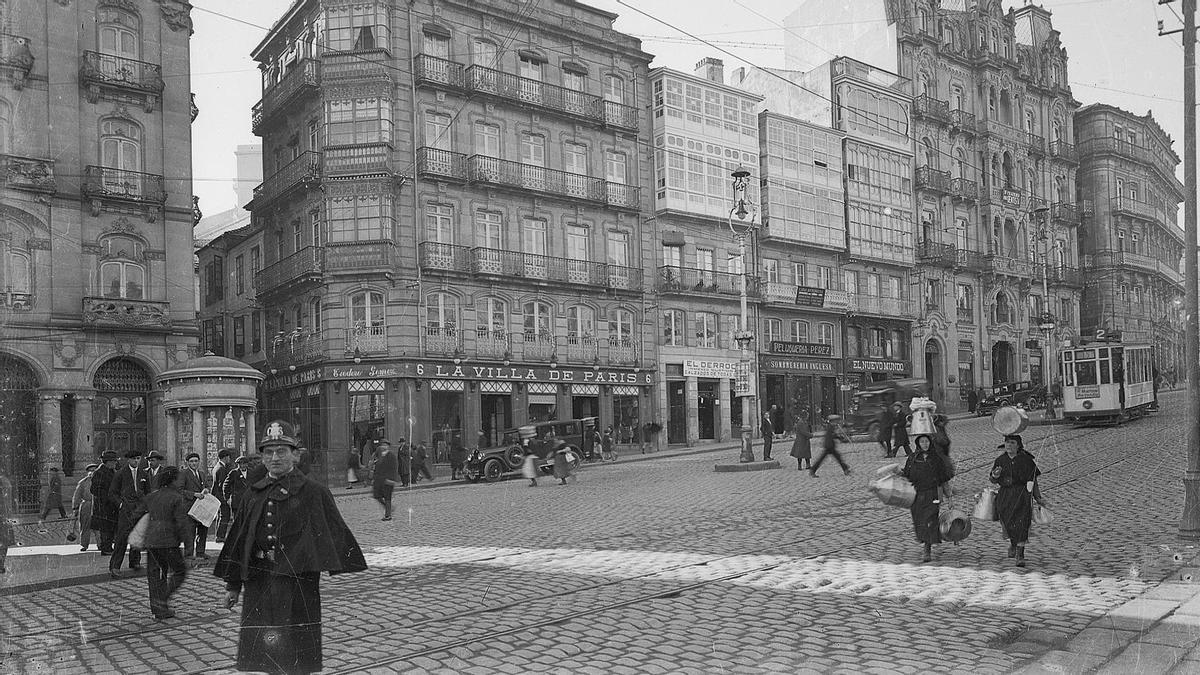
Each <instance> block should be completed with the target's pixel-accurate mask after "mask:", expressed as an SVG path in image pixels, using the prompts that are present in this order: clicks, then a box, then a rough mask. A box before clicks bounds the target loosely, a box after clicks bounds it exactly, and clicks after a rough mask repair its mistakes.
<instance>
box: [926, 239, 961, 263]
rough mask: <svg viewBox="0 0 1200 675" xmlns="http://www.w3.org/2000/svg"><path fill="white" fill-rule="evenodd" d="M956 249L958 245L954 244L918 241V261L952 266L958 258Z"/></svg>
mask: <svg viewBox="0 0 1200 675" xmlns="http://www.w3.org/2000/svg"><path fill="white" fill-rule="evenodd" d="M956 251H957V247H956V246H955V245H954V244H940V243H937V242H933V241H921V242H918V243H917V262H918V263H924V264H926V265H936V266H939V267H950V268H952V267H954V265H955V263H956V262H957V259H958V257H957V255H956Z"/></svg>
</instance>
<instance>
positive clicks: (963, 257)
mask: <svg viewBox="0 0 1200 675" xmlns="http://www.w3.org/2000/svg"><path fill="white" fill-rule="evenodd" d="M954 266H955V267H958V268H959V269H965V270H968V271H972V272H982V271H984V269H985V261H984V256H983V254H982V253H980V252H979V251H970V250H967V249H962V248H960V249H957V250H956V251H955V252H954Z"/></svg>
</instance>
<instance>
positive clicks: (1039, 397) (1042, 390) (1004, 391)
mask: <svg viewBox="0 0 1200 675" xmlns="http://www.w3.org/2000/svg"><path fill="white" fill-rule="evenodd" d="M1045 404H1046V387H1044V386H1043V385H1040V384H1034V383H1032V382H1030V381H1028V380H1024V381H1021V382H1007V383H1005V384H998V385H996V386H994V387H992V393H991V394H988V395H987V396H985V397H984V399H983V400H982V401H980V402H979V404H978V405H977V406H975V415H976V416H978V417H983V416H984V415H991V414H992V413H994V412H996V411H997V410H999V409H1000V408H1003V407H1004V406H1006V405H1011V406H1016V407H1018V408H1025V409H1026V410H1036V409H1038V408H1041V407H1042V406H1043V405H1045Z"/></svg>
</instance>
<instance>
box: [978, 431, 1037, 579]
mask: <svg viewBox="0 0 1200 675" xmlns="http://www.w3.org/2000/svg"><path fill="white" fill-rule="evenodd" d="M1000 447H1001V448H1003V449H1004V452H1003V453H1001V454H1000V456H999V457H997V458H996V461H995V462H994V463H992V472H991V480H992V482H993V483H995V484H996V485H999V486H1000V490H999V492H997V493H996V516H995V518H996V520H999V521H1000V525H1001V526H1003V528H1004V536H1005V538H1006V539H1008V542H1009V545H1008V557H1010V558H1016V559H1017V567H1024V566H1025V545H1026V544H1027V543H1028V541H1029V525H1030V523H1031V522H1032V521H1033V503H1032V502H1034V501H1036V502H1037V503H1038V504H1040V505H1042V506H1045V505H1046V500H1045V499H1043V498H1042V491H1041V489H1040V488H1039V487H1038V481H1037V477H1038V475H1039V474H1041V473H1042V472H1041V471H1040V470H1039V469H1038V467H1037V463H1036V462H1034V460H1033V455H1031V454H1029V453H1028V452H1026V451H1025V442H1024V441H1023V440H1022V439H1021V437H1020V436H1019V435H1016V434H1009V435H1007V436H1005V437H1004V445H1001V446H1000ZM1031 500H1032V501H1031Z"/></svg>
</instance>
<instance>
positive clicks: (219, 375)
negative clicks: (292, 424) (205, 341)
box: [156, 352, 265, 467]
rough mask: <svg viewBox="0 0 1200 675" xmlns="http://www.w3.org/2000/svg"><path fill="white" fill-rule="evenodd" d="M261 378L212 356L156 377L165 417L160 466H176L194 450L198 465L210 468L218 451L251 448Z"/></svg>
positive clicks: (237, 364)
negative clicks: (164, 464)
mask: <svg viewBox="0 0 1200 675" xmlns="http://www.w3.org/2000/svg"><path fill="white" fill-rule="evenodd" d="M264 377H265V376H264V375H263V374H262V373H260V372H259V371H257V370H255V369H254V368H251V367H250V366H248V365H246V364H245V363H242V362H241V361H236V360H234V359H227V358H225V357H223V356H214V355H213V354H212V352H209V353H207V354H205V355H204V356H201V357H199V358H195V359H190V360H188V361H184V362H183V363H181V364H179V365H178V366H176V367H174V368H172V369H170V370H168V371H165V372H164V373H162V374H161V375H159V376H158V379H157V380H156V381H157V384H158V387H159V388H160V389H162V392H163V410H164V411H165V413H166V415H167V447H166V448H165V449H164V452H163V454H164V455H166V463H167V464H175V465H182V463H183V458H184V457H186V456H187V455H188V453H192V452H195V453H197V454H199V455H200V463H201V466H205V467H210V466H212V465H213V464H215V463H216V461H217V453H219V452H220V451H221V450H229V451H230V452H231V453H233V454H234V455H244V454H246V452H247V451H248V450H249V449H252V448H254V447H255V439H254V423H255V419H254V417H255V415H254V412H255V409H256V407H257V405H258V387H259V385H260V384H261V383H262V381H263V378H264Z"/></svg>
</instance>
